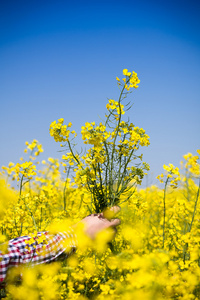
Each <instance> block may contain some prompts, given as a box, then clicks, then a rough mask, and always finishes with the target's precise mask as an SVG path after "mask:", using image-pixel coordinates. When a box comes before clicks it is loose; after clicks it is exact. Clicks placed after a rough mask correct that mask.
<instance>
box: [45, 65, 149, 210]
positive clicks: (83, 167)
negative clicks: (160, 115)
mask: <svg viewBox="0 0 200 300" xmlns="http://www.w3.org/2000/svg"><path fill="white" fill-rule="evenodd" d="M123 75H124V76H125V77H124V78H122V80H120V79H119V78H118V77H116V80H117V85H118V87H119V89H120V93H119V98H118V100H117V101H115V100H113V99H109V101H108V103H107V105H106V109H107V113H106V114H105V121H104V122H100V123H99V124H96V123H95V122H91V123H89V122H86V123H85V125H84V126H82V127H81V134H82V139H83V141H84V143H85V144H86V145H89V148H88V149H87V151H85V153H84V155H82V154H80V153H78V152H77V151H76V149H75V145H74V144H73V139H74V138H75V137H76V132H75V131H74V130H72V131H71V130H70V128H71V126H72V123H71V122H70V123H69V124H68V125H63V123H64V119H63V118H61V119H59V120H58V122H56V121H54V122H52V123H51V125H50V135H51V136H52V137H54V139H55V141H56V142H64V144H61V147H65V148H66V150H67V153H66V154H65V155H63V157H62V158H63V161H64V162H63V165H64V166H65V167H66V169H67V170H69V169H71V170H73V172H74V182H75V183H76V185H77V186H78V187H84V188H86V189H87V190H88V191H89V192H90V193H91V197H92V207H91V210H92V211H95V212H97V213H98V212H100V211H103V210H104V209H105V208H107V207H110V206H113V205H116V204H119V203H120V198H121V196H122V195H123V201H126V200H128V199H129V197H130V196H131V194H132V193H133V190H134V189H133V187H135V186H136V184H140V183H141V180H142V178H143V176H144V174H145V173H144V172H145V170H149V165H148V164H147V163H145V162H143V163H142V154H140V155H139V154H138V150H139V148H140V147H143V146H148V145H149V136H148V135H147V134H146V133H145V130H144V129H143V128H139V127H136V126H135V125H134V124H133V123H131V122H130V121H129V120H124V114H125V112H126V111H128V110H129V109H130V108H131V107H132V104H131V102H127V99H126V98H127V96H128V95H129V94H130V93H131V89H132V88H137V87H138V84H139V82H140V80H139V79H138V76H137V73H135V72H129V71H128V70H127V69H124V70H123ZM138 160H139V161H138Z"/></svg>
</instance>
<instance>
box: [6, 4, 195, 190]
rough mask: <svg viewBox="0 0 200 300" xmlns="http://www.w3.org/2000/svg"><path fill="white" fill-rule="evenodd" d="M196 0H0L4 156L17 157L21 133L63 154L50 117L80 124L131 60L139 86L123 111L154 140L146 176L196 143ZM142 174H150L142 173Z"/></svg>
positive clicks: (109, 94) (95, 113)
mask: <svg viewBox="0 0 200 300" xmlns="http://www.w3.org/2000/svg"><path fill="white" fill-rule="evenodd" d="M199 15H200V2H199V1H193V0H192V1H190V2H188V1H176V0H175V1H125V2H123V1H67V0H66V1H64V0H63V1H59V0H57V1H20V0H19V1H10V0H7V1H5V0H4V1H0V105H1V106H0V137H1V147H0V165H7V164H8V163H9V162H10V161H13V162H15V163H16V162H18V161H19V158H20V157H21V156H22V155H23V149H24V148H25V141H29V142H30V141H32V140H33V139H37V140H38V141H39V142H40V143H42V144H43V147H44V153H43V154H42V156H41V159H47V158H48V157H57V158H61V153H59V152H58V151H59V150H60V148H59V145H58V144H56V143H55V142H54V140H53V139H52V138H51V137H50V136H49V124H50V123H51V122H52V121H54V120H57V119H58V118H61V117H63V118H64V119H65V121H66V123H68V122H70V121H71V122H72V124H73V128H74V129H75V130H76V131H77V132H78V133H79V137H78V139H77V142H78V145H79V146H80V145H82V141H81V138H80V128H81V126H82V125H84V123H85V122H87V121H88V122H91V121H96V122H98V121H99V116H100V117H103V116H104V114H105V112H106V109H105V105H106V103H107V99H110V98H111V99H117V96H118V88H117V85H116V80H115V78H116V76H118V77H120V78H121V77H122V70H123V69H124V68H127V69H129V70H134V71H136V72H137V73H138V77H139V78H140V80H141V83H140V86H139V88H138V89H137V90H134V91H133V93H132V94H131V96H130V99H133V102H134V105H133V107H132V109H131V110H130V111H129V112H128V114H127V116H128V117H129V118H130V120H131V121H132V122H133V123H134V124H135V125H136V126H140V127H143V128H144V129H145V130H146V132H147V134H149V136H150V142H151V145H150V146H149V147H148V148H146V149H144V151H143V152H144V160H145V161H146V162H148V163H149V164H150V167H151V170H150V172H149V176H148V182H145V184H152V183H157V180H156V179H155V177H156V176H157V175H158V174H160V173H161V172H162V166H163V164H168V163H170V162H171V163H173V164H175V165H176V166H179V162H180V160H181V158H182V155H183V154H185V153H188V152H192V153H195V151H196V149H199V148H200V134H199V131H200V118H199V111H200V84H199V82H200V68H199V67H200V35H199V30H200V18H199ZM145 181H146V180H145Z"/></svg>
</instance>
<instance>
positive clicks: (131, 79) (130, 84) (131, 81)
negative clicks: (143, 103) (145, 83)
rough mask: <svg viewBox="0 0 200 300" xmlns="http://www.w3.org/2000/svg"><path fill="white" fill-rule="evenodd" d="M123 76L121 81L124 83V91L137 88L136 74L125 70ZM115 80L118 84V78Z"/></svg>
mask: <svg viewBox="0 0 200 300" xmlns="http://www.w3.org/2000/svg"><path fill="white" fill-rule="evenodd" d="M123 75H125V76H126V77H125V78H123V79H122V80H123V81H124V83H125V89H126V90H127V91H129V90H130V88H138V84H139V83H140V80H139V79H138V76H137V73H135V72H134V71H133V72H132V73H131V72H129V71H128V70H127V69H124V70H123ZM116 79H117V81H118V83H120V79H119V78H118V77H116Z"/></svg>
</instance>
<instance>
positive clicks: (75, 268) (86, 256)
mask: <svg viewBox="0 0 200 300" xmlns="http://www.w3.org/2000/svg"><path fill="white" fill-rule="evenodd" d="M123 74H124V75H125V80H123V82H124V83H123V85H121V91H123V92H124V90H125V89H126V91H127V92H129V89H130V88H132V87H137V84H138V83H139V80H138V78H137V74H136V73H130V72H128V70H126V69H125V70H124V71H123ZM117 82H118V85H120V79H119V78H117ZM122 95H123V93H122V92H121V96H122ZM120 99H122V98H119V100H118V101H116V102H115V101H114V100H109V103H108V105H107V111H108V113H107V115H106V122H105V123H104V124H102V123H101V124H99V125H98V126H96V125H95V123H93V124H92V123H91V124H89V123H87V124H85V126H83V127H82V136H83V140H84V141H85V144H87V145H91V148H89V149H88V150H87V153H86V154H84V155H82V157H80V155H79V154H77V153H76V152H75V150H74V148H73V145H72V142H70V140H69V136H70V135H73V137H74V136H75V135H76V133H75V132H73V131H70V130H69V128H70V127H71V124H70V123H69V124H68V125H67V126H66V125H63V124H64V123H63V122H64V120H63V119H59V120H58V122H56V121H55V122H53V123H52V124H51V125H50V134H51V135H52V136H53V137H54V139H55V140H57V141H58V142H60V143H63V142H66V143H67V147H68V152H67V153H66V154H65V155H64V156H63V157H62V161H61V162H60V161H59V160H58V159H53V158H48V159H47V160H46V161H42V162H40V161H39V155H40V153H41V152H43V148H42V145H41V144H40V143H39V142H38V141H37V140H33V141H32V142H30V143H28V142H26V149H25V151H24V152H25V155H26V156H27V158H23V159H22V160H21V163H17V164H14V163H12V162H10V163H9V165H8V166H3V167H2V172H1V179H0V230H1V231H0V243H1V244H0V251H1V252H2V253H6V250H7V241H8V240H9V239H12V238H15V237H18V236H23V235H31V236H32V237H34V236H35V235H36V233H37V232H39V231H50V232H62V231H66V228H68V227H70V226H72V224H75V223H78V222H79V221H80V220H81V219H82V218H84V217H85V216H86V215H88V214H90V213H91V212H94V211H98V210H102V209H104V208H106V207H109V206H112V205H115V204H117V205H120V207H121V211H120V213H119V214H118V216H117V217H119V218H120V220H121V225H120V226H119V227H118V232H117V234H116V236H115V238H114V239H113V240H112V241H110V238H111V234H112V233H111V232H110V231H105V232H103V233H100V234H99V235H98V236H97V237H96V239H95V240H94V241H91V240H89V238H87V237H86V236H84V235H83V233H82V231H81V230H82V228H78V229H77V232H76V234H77V244H78V246H77V251H76V253H75V254H73V255H71V256H70V257H69V258H68V259H67V260H66V261H63V262H56V263H52V264H46V265H45V264H43V265H38V266H34V267H33V266H29V265H27V266H21V267H19V268H13V269H11V270H10V272H9V275H8V280H7V285H6V287H3V286H2V287H1V297H2V298H5V299H19V300H23V299H29V300H35V299H44V300H50V299H80V300H84V299H99V300H100V299H130V300H132V299H138V300H140V299H144V300H164V299H182V300H188V299H196V300H197V299H200V210H199V202H198V201H199V189H200V164H199V155H200V150H197V154H196V155H193V154H191V153H188V154H186V155H184V156H183V159H182V162H181V166H180V168H178V167H175V166H173V165H172V164H170V165H169V166H166V165H164V166H163V168H164V171H163V172H164V173H163V174H161V175H159V176H158V177H157V178H158V180H159V181H160V182H161V185H163V186H162V187H161V188H158V187H157V186H151V187H148V188H146V189H141V188H139V186H138V184H139V183H140V182H141V180H142V178H143V176H144V174H145V173H144V172H146V171H144V170H148V168H149V167H148V165H147V164H146V163H143V164H142V167H139V165H138V164H135V165H134V164H133V162H135V160H136V159H139V160H141V161H142V156H141V155H136V151H137V150H138V149H139V147H142V146H148V144H149V140H148V138H149V137H148V136H147V135H146V133H145V131H144V130H143V129H140V128H138V127H135V126H134V125H133V124H132V123H128V122H124V121H122V116H123V115H124V110H123V109H124V106H125V105H124V106H123V105H122V104H121V102H120V101H121V100H120ZM109 122H110V125H109ZM114 122H116V123H115V124H114ZM112 124H114V125H112ZM108 125H109V128H110V131H107V130H106V126H108ZM112 126H113V127H112ZM71 141H72V140H71ZM61 147H64V145H61ZM129 158H130V159H129ZM81 159H82V160H81ZM131 162H132V164H130V166H129V163H131ZM117 163H118V167H116V165H117ZM70 171H72V172H73V174H74V175H71V173H70ZM109 176H110V177H109ZM112 178H115V180H114V181H113V182H112ZM13 182H17V184H18V188H16V184H15V188H13V187H12V186H13ZM106 201H107V202H106ZM17 274H22V280H20V281H17V280H16V275H17ZM13 278H15V280H14V279H13Z"/></svg>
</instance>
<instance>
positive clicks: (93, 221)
mask: <svg viewBox="0 0 200 300" xmlns="http://www.w3.org/2000/svg"><path fill="white" fill-rule="evenodd" d="M119 211H120V207H119V206H113V207H111V208H110V209H109V210H107V211H105V212H102V213H99V214H92V215H89V216H87V217H86V218H84V219H83V220H82V221H81V222H82V223H83V224H84V225H85V233H86V234H87V235H88V236H89V237H90V238H91V239H94V238H95V237H96V235H97V234H98V233H99V232H100V231H102V230H104V229H106V228H113V229H114V230H116V226H118V225H119V224H120V220H119V219H113V218H112V219H111V220H108V219H107V217H108V216H109V212H110V213H112V214H113V216H114V215H115V214H116V213H118V212H119Z"/></svg>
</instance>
